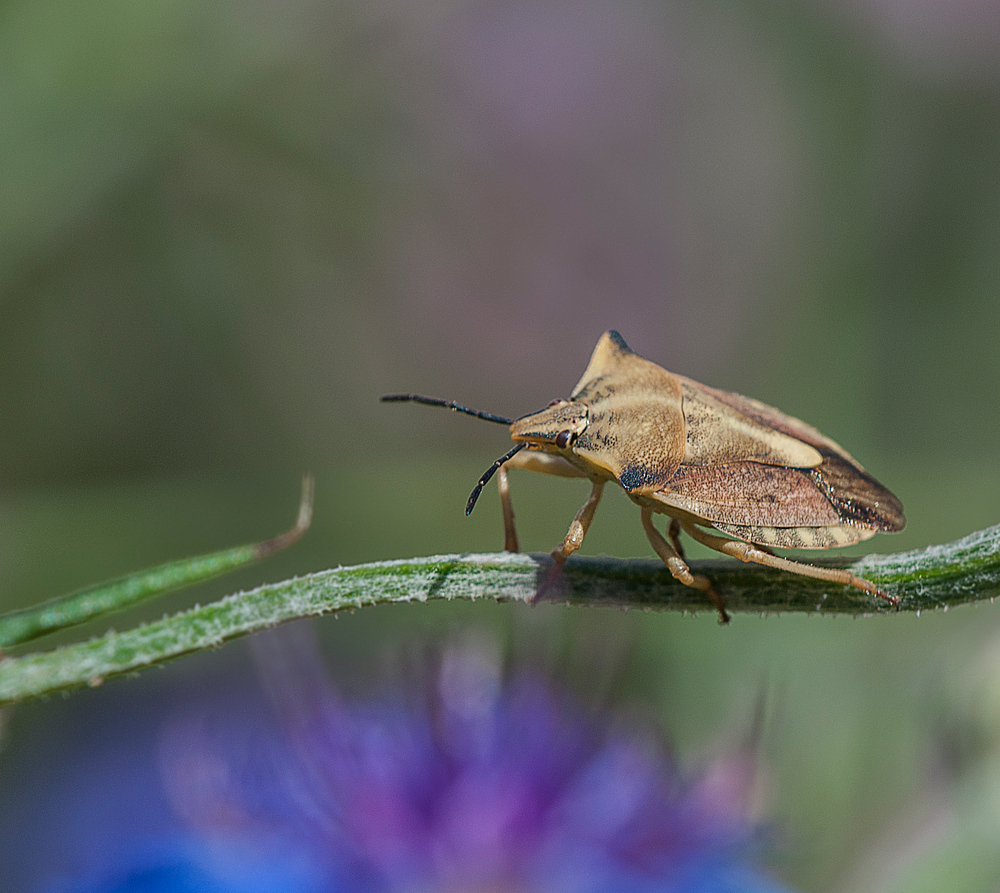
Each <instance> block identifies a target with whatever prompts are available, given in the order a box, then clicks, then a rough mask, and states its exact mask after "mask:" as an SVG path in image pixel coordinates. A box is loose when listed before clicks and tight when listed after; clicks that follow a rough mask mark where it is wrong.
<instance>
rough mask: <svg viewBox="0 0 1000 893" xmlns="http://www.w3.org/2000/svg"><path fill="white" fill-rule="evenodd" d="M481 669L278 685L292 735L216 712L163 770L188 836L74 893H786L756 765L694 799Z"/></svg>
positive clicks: (478, 664)
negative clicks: (761, 852) (759, 798)
mask: <svg viewBox="0 0 1000 893" xmlns="http://www.w3.org/2000/svg"><path fill="white" fill-rule="evenodd" d="M481 658H482V654H480V655H479V656H478V657H477V656H476V655H475V654H474V653H473V652H470V651H466V652H465V653H461V652H454V653H449V654H446V655H445V657H444V659H443V661H442V665H441V668H440V670H439V671H438V672H436V673H434V674H432V675H433V680H434V681H433V683H432V684H430V685H427V686H423V687H417V689H416V690H413V689H411V690H407V691H402V692H397V693H396V694H394V695H392V696H390V697H386V698H384V699H382V700H380V701H375V702H371V703H366V704H361V705H356V706H349V705H344V704H343V703H341V701H340V700H339V699H338V698H337V697H336V696H335V695H334V694H333V693H331V692H329V691H327V690H325V689H324V687H323V686H319V685H311V686H306V687H304V688H303V687H302V686H298V687H288V686H286V687H284V688H283V687H282V686H281V685H278V686H277V688H276V689H274V690H272V692H271V694H272V697H273V699H274V702H275V703H276V704H277V705H278V708H279V709H278V713H279V715H280V718H281V722H280V723H279V726H278V727H276V726H274V725H270V726H269V725H268V724H267V723H266V722H265V721H263V720H262V719H260V717H256V716H252V715H247V714H244V715H242V716H237V717H233V716H231V715H228V714H227V713H226V712H225V711H218V710H215V711H210V712H208V713H206V715H203V716H201V717H198V718H194V719H192V718H190V717H189V718H188V719H186V720H185V721H184V722H182V723H180V724H175V725H174V726H173V727H172V728H171V729H170V730H169V732H168V734H167V735H166V736H165V739H164V742H163V746H162V754H161V756H162V765H163V775H164V780H165V787H166V790H167V793H168V796H169V798H170V800H171V802H172V804H173V806H174V808H175V810H176V811H177V813H178V814H179V815H180V817H181V818H182V820H183V824H182V827H183V828H184V829H185V830H182V831H180V832H171V833H166V834H165V835H164V839H162V840H158V841H155V842H153V843H152V844H151V845H149V846H148V847H147V848H145V849H144V850H142V851H140V852H137V853H135V854H134V856H133V857H132V859H131V861H130V863H129V864H128V865H123V864H122V863H120V862H119V863H118V864H117V865H115V866H114V868H112V869H106V870H103V871H101V872H99V873H98V875H96V876H95V877H93V878H91V879H89V880H87V881H78V882H76V883H75V884H71V885H68V886H65V887H61V888H59V889H60V890H63V891H72V893H139V891H142V893H188V891H199V893H272V891H273V893H278V891H281V893H320V891H323V893H327V891H338V893H339V891H343V893H354V891H364V893H432V891H433V893H653V891H656V893H674V891H678V893H679V891H692V893H730V891H731V893H736V891H750V893H753V891H759V893H779V891H782V890H785V889H786V888H784V887H783V886H782V885H780V884H779V883H777V882H776V881H774V880H773V879H771V878H770V877H769V876H768V875H767V874H766V873H765V872H764V871H762V870H760V869H758V868H757V867H755V866H754V865H753V864H752V863H751V862H750V861H748V857H750V856H752V855H753V853H754V852H755V850H756V849H758V848H759V840H757V837H758V835H757V834H756V833H755V831H754V829H753V828H752V827H751V826H749V825H748V824H747V822H746V819H745V800H746V794H747V792H748V788H749V778H750V775H751V771H749V769H748V766H747V761H745V760H744V761H742V762H740V761H728V762H725V761H723V762H722V763H719V764H716V766H715V770H716V771H711V772H706V773H705V774H703V775H702V776H700V777H699V778H698V779H696V780H694V781H692V782H688V783H685V782H684V781H683V780H682V779H681V777H680V775H679V773H678V771H677V769H676V767H675V766H674V764H673V763H672V761H671V760H670V759H669V757H668V756H667V755H666V751H665V749H664V748H663V747H662V745H661V744H660V743H659V741H658V740H657V739H656V738H655V736H653V735H649V734H645V735H644V734H641V733H637V732H636V730H635V729H627V728H625V727H623V726H618V725H615V724H613V723H609V722H608V721H607V718H606V717H599V716H595V715H592V714H589V713H587V712H586V711H584V710H583V709H582V708H580V707H578V706H574V705H573V704H571V703H569V702H568V699H567V698H565V697H563V696H561V695H560V694H559V693H557V692H556V691H555V690H554V689H553V688H552V687H551V686H550V685H548V684H546V683H544V682H542V681H540V680H539V679H538V678H536V677H533V676H530V675H527V674H524V675H520V676H517V677H515V678H512V679H510V680H507V681H504V680H503V679H502V674H501V673H500V672H499V669H498V663H499V662H498V661H494V662H491V661H490V660H488V659H481ZM720 767H722V771H719V769H720ZM734 770H735V771H734Z"/></svg>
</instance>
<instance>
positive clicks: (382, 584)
mask: <svg viewBox="0 0 1000 893" xmlns="http://www.w3.org/2000/svg"><path fill="white" fill-rule="evenodd" d="M817 563H819V562H817ZM822 563H824V564H826V565H829V566H838V567H850V568H852V569H853V570H854V571H855V572H856V573H857V574H859V575H861V576H864V577H866V578H867V579H869V580H871V581H873V582H874V583H876V584H878V585H879V586H880V587H882V588H883V589H885V590H886V591H888V592H889V593H891V594H893V595H896V596H898V597H899V599H900V604H899V608H898V611H911V612H912V611H917V612H919V611H924V610H931V609H935V608H947V607H949V606H951V605H958V604H964V603H969V602H976V601H983V600H985V599H992V598H993V597H994V596H996V595H998V594H1000V525H998V526H996V527H991V528H988V529H986V530H981V531H978V532H976V533H973V534H970V535H969V536H967V537H964V538H962V539H960V540H956V541H955V542H953V543H949V544H947V545H942V546H931V547H929V548H926V549H919V550H916V551H913V552H904V553H899V554H895V555H869V556H867V557H865V558H861V559H858V560H855V561H844V560H841V561H835V560H832V561H825V562H822ZM550 566H551V559H550V558H549V557H548V556H538V555H524V554H511V553H500V554H488V555H438V556H434V557H430V558H414V559H410V560H403V561H383V562H375V563H372V564H363V565H358V566H356V567H344V568H337V569H335V570H328V571H321V572H318V573H315V574H310V575H308V576H305V577H301V578H297V579H292V580H287V581H285V582H283V583H276V584H272V585H267V586H261V587H259V588H257V589H254V590H251V591H250V592H244V593H240V594H237V595H230V596H227V597H226V598H223V599H221V600H220V601H217V602H214V603H212V604H210V605H206V606H204V607H197V608H192V609H191V610H188V611H184V612H181V613H179V614H175V615H174V616H172V617H167V618H164V619H163V620H160V621H158V622H155V623H150V624H147V625H145V626H141V627H138V628H136V629H133V630H127V631H124V632H109V633H106V634H105V635H103V636H101V637H99V638H96V639H92V640H91V641H88V642H81V643H78V644H74V645H66V646H63V647H60V648H56V649H54V650H52V651H48V652H41V653H33V654H26V655H23V656H20V657H10V658H7V659H6V660H0V704H9V703H11V702H13V701H17V700H21V699H24V698H31V697H39V696H42V695H46V694H51V693H53V692H57V691H62V690H64V689H70V688H74V687H78V686H81V685H86V684H91V685H96V684H100V683H101V682H103V681H104V680H106V679H109V678H111V677H112V676H117V675H120V674H122V673H129V672H134V671H136V670H139V669H142V668H145V667H148V666H152V665H153V664H157V663H161V662H163V661H166V660H171V659H173V658H176V657H179V656H181V655H183V654H190V653H193V652H197V651H202V650H204V649H206V648H212V647H216V646H218V645H221V644H222V643H223V642H225V641H227V640H229V639H233V638H236V637H238V636H243V635H246V634H248V633H253V632H256V631H259V630H263V629H267V628H269V627H272V626H275V625H277V624H279V623H284V622H286V621H289V620H295V619H297V618H301V617H314V616H318V615H320V614H329V613H333V612H336V611H341V610H344V609H345V608H352V609H353V608H360V607H363V606H365V605H374V604H383V603H390V602H413V601H427V600H429V599H454V598H468V599H476V598H494V599H503V600H511V601H529V600H530V599H531V598H532V596H533V595H534V594H535V592H536V591H537V587H538V584H539V581H540V580H542V579H544V578H545V575H546V574H547V572H548V569H549V567H550ZM691 566H692V570H694V571H695V572H696V573H703V574H706V575H707V576H708V577H709V578H710V579H711V580H712V582H713V584H714V585H715V588H716V590H717V591H718V592H719V594H720V595H721V596H722V597H723V599H724V600H725V602H726V606H727V608H728V609H729V611H730V612H731V613H739V612H753V613H758V614H760V613H781V612H785V611H799V612H809V613H819V614H852V615H860V614H888V615H893V614H895V613H897V609H893V608H891V607H890V606H888V605H887V604H886V603H885V602H884V601H881V600H879V599H876V598H872V597H869V596H867V595H865V594H864V593H862V592H860V591H858V590H855V589H852V588H849V587H846V586H840V585H833V584H830V583H826V582H823V581H820V580H814V579H810V578H807V577H800V576H796V575H792V574H789V573H785V572H782V571H775V570H772V569H770V568H765V567H761V566H758V565H751V564H740V563H738V562H731V561H702V562H692V565H691ZM543 601H547V602H548V601H551V602H559V603H563V604H571V605H591V606H594V605H597V606H611V607H617V608H630V607H631V608H651V609H656V610H664V611H703V610H712V608H711V606H710V604H709V603H708V601H707V599H706V598H705V597H704V596H703V594H702V593H700V592H699V591H697V590H695V589H691V588H689V587H686V586H682V585H681V584H679V583H677V582H676V581H675V580H674V579H673V578H672V577H671V576H670V574H669V572H668V571H667V570H666V569H665V568H664V566H663V565H662V564H661V563H660V562H658V561H650V560H630V561H623V560H618V559H613V558H579V557H575V558H573V559H571V560H570V561H569V562H568V563H567V564H566V566H565V568H564V569H563V573H562V575H561V578H560V579H559V581H558V582H557V584H556V585H554V586H553V587H551V588H550V589H549V590H548V592H547V593H546V595H545V597H544V598H543ZM724 634H725V633H724V632H723V631H720V635H724Z"/></svg>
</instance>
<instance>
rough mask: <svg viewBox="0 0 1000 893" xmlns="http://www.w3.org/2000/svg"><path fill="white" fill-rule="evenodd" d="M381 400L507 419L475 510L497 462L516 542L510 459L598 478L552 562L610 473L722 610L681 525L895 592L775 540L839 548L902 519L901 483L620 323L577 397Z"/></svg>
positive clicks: (737, 552) (819, 573)
mask: <svg viewBox="0 0 1000 893" xmlns="http://www.w3.org/2000/svg"><path fill="white" fill-rule="evenodd" d="M382 399H383V400H386V401H413V402H416V403H426V404H430V405H433V406H445V407H447V408H449V409H453V410H455V411H457V412H465V413H468V414H470V415H474V416H476V417H477V418H481V419H486V420H487V421H491V422H499V423H501V424H504V425H509V426H510V433H511V438H512V439H513V440H514V442H515V444H516V446H515V447H514V448H513V449H512V450H510V452H508V453H505V454H504V455H503V456H501V457H500V458H499V459H497V461H496V462H494V463H493V465H492V466H491V467H490V468H489V470H488V471H487V472H486V473H485V474H484V475H483V477H482V478H481V479H480V481H479V483H478V484H477V485H476V487H475V489H474V490H473V491H472V494H471V495H470V496H469V501H468V504H467V505H466V514H469V513H470V512H471V511H472V509H473V506H475V504H476V500H477V499H478V497H479V493H480V492H481V491H482V488H483V486H484V485H485V484H486V482H487V481H488V480H489V479H490V478H491V477H492V476H493V474H494V473H495V472H497V471H499V475H498V481H499V487H500V502H501V507H502V510H503V519H504V548H505V549H507V550H508V551H514V552H516V551H518V549H519V546H518V539H517V531H516V528H515V526H514V512H513V509H512V507H511V501H510V491H509V485H508V480H507V469H508V468H525V469H528V470H529V471H538V472H544V473H545V474H556V475H562V476H563V477H583V478H588V479H589V480H590V481H591V484H592V489H591V491H590V496H589V497H587V501H586V502H585V503H584V504H583V507H582V508H581V509H580V511H579V512H577V515H576V517H575V518H574V519H573V523H572V524H570V526H569V532H568V533H567V534H566V537H565V539H564V540H563V543H562V545H561V546H559V548H557V549H556V550H555V551H553V553H552V557H553V559H554V561H555V568H554V570H555V571H556V572H558V568H559V567H561V566H562V564H563V563H564V562H565V561H566V559H567V558H568V557H569V556H570V555H571V554H572V553H573V552H575V551H576V550H577V549H579V548H580V545H581V544H582V543H583V538H584V536H586V533H587V528H588V527H589V526H590V522H591V521H592V520H593V517H594V511H595V510H596V509H597V504H598V502H599V501H600V499H601V493H602V492H603V490H604V485H605V484H606V483H607V482H608V481H614V482H615V483H617V484H618V485H619V486H621V487H622V489H623V490H624V491H625V492H626V493H627V494H628V497H629V499H631V500H632V501H633V502H634V503H636V504H637V505H638V506H639V508H640V509H641V510H642V527H643V530H645V531H646V536H647V537H648V538H649V542H650V543H651V544H652V546H653V550H654V551H655V552H656V554H657V555H659V556H660V558H661V559H663V562H664V564H666V566H667V567H668V568H669V570H670V572H671V573H672V574H673V575H674V577H676V578H677V579H678V580H680V581H681V582H682V583H685V584H687V585H688V586H693V587H695V588H696V589H700V590H702V591H703V592H705V594H706V595H707V596H708V597H709V598H710V599H711V600H712V602H713V604H714V605H715V606H716V608H718V611H719V616H720V618H721V619H722V620H723V622H725V621H727V620H728V619H729V618H728V615H727V614H726V610H725V607H724V605H723V603H722V600H721V598H720V597H719V596H718V594H717V593H716V592H715V590H714V589H713V588H712V584H711V583H710V582H709V580H708V578H707V577H704V576H702V575H700V574H693V573H691V570H690V568H689V567H688V566H687V564H686V563H685V561H684V554H683V551H682V550H681V546H680V542H679V534H680V531H681V530H683V531H684V532H685V533H687V534H688V535H689V536H691V537H692V538H693V539H695V540H697V541H698V542H699V543H702V544H704V545H706V546H708V547H709V548H711V549H715V550H717V551H719V552H722V553H723V554H725V555H732V556H733V557H735V558H739V559H741V560H742V561H750V562H756V563H758V564H764V565H767V566H769V567H775V568H780V569H782V570H786V571H791V572H792V573H796V574H802V575H804V576H807V577H816V578H819V579H821V580H829V581H831V582H834V583H844V584H846V585H849V586H854V587H856V588H858V589H861V590H863V591H864V592H868V593H870V594H872V595H875V596H878V597H879V598H883V599H885V600H886V601H888V602H890V603H892V604H896V603H897V599H895V598H893V597H892V596H890V595H887V594H886V593H884V592H882V591H881V590H880V589H878V587H876V586H875V584H873V583H871V582H869V581H868V580H864V579H862V578H861V577H858V576H856V575H855V574H852V573H851V572H850V571H848V570H844V569H840V568H829V567H815V566H813V565H810V564H803V563H801V562H798V561H791V560H789V559H787V558H781V557H779V556H777V555H774V554H773V553H772V552H771V551H770V549H769V548H768V547H771V546H777V547H780V548H791V549H829V548H831V547H835V546H848V545H851V544H853V543H858V542H861V541H862V540H866V539H868V538H869V537H871V536H874V535H875V534H876V533H877V532H878V531H895V530H902V528H903V525H904V524H905V523H906V520H905V518H904V517H903V506H902V504H901V503H900V501H899V500H898V499H897V498H896V497H895V496H894V495H893V494H892V493H890V492H889V491H888V490H887V489H886V488H885V487H883V486H882V485H881V484H880V483H879V482H878V481H876V480H875V478H873V477H872V476H871V475H870V474H868V472H866V471H865V470H864V469H863V468H862V467H861V466H860V465H859V464H858V463H857V462H856V461H855V460H854V459H853V458H851V456H850V455H848V453H846V452H845V451H844V450H843V449H842V448H841V447H839V446H838V445H837V444H836V443H834V442H833V441H832V440H830V439H828V438H826V437H824V436H823V435H822V434H820V433H819V431H817V430H816V429H815V428H811V427H810V426H809V425H806V424H804V423H803V422H800V421H799V420H798V419H794V418H792V417H791V416H787V415H785V414H784V413H781V412H778V410H776V409H773V408H772V407H770V406H767V405H765V404H763V403H760V402H758V401H757V400H753V399H751V398H749V397H741V396H740V395H739V394H732V393H729V392H728V391H719V390H716V389H715V388H710V387H706V386H705V385H703V384H698V382H696V381H692V380H691V379H689V378H685V377H684V376H682V375H674V374H673V373H671V372H667V371H666V370H665V369H662V368H660V367H659V366H657V365H656V364H655V363H651V362H650V361H649V360H645V359H643V358H642V357H640V356H639V355H638V354H637V353H635V352H634V351H632V349H631V348H630V347H629V346H628V345H627V344H626V343H625V339H624V338H622V336H621V335H619V334H618V332H614V331H612V332H606V333H605V334H604V335H602V336H601V339H600V341H598V342H597V347H595V348H594V353H593V355H592V356H591V358H590V364H589V365H588V366H587V369H586V371H585V372H584V373H583V377H582V378H581V379H580V381H579V383H578V384H577V386H576V387H575V388H574V389H573V392H572V394H570V397H569V399H568V400H553V401H552V403H551V404H549V406H548V407H547V408H546V409H543V410H542V411H541V412H535V413H532V414H530V415H526V416H522V417H521V418H519V419H514V420H511V419H507V418H503V417H502V416H496V415H493V414H491V413H485V412H476V411H475V410H471V409H468V408H466V407H464V406H461V405H459V404H457V403H453V402H450V401H445V400H438V399H436V398H432V397H421V396H419V395H416V394H390V395H388V396H385V397H383V398H382ZM654 513H662V514H665V515H669V516H670V525H669V527H668V529H667V536H666V537H664V536H663V534H661V533H660V532H659V530H657V529H656V527H655V526H654V525H653V514H654ZM705 528H709V529H711V530H714V531H718V532H719V533H722V534H725V536H717V535H716V534H715V533H709V532H708V530H706V529H705ZM543 588H544V587H543Z"/></svg>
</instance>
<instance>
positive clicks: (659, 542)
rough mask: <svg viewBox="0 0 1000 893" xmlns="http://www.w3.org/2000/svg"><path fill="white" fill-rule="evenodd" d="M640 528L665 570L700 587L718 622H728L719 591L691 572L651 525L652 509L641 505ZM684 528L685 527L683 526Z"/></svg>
mask: <svg viewBox="0 0 1000 893" xmlns="http://www.w3.org/2000/svg"><path fill="white" fill-rule="evenodd" d="M642 529H643V530H645V531H646V537H647V538H648V539H649V543H650V545H651V546H652V547H653V551H654V552H656V554H657V555H659V556H660V558H661V559H662V561H663V563H664V564H665V565H666V566H667V570H669V571H670V573H671V574H673V576H674V579H675V580H679V581H680V582H681V583H683V584H684V585H685V586H692V587H694V588H695V589H700V590H701V591H702V592H704V593H705V595H707V596H708V597H709V598H710V599H711V601H712V604H713V605H715V608H716V610H717V611H718V612H719V622H720V623H729V615H728V614H727V613H726V606H725V604H724V602H723V601H722V598H721V597H720V596H719V593H717V592H716V591H715V589H714V588H713V587H712V583H711V582H710V581H709V579H708V577H705V576H702V575H701V574H692V573H691V568H689V567H688V566H687V564H686V562H685V561H684V559H683V558H681V556H680V555H679V554H678V552H677V550H676V549H675V548H674V547H673V546H672V545H670V543H668V542H667V541H666V539H664V537H663V534H662V533H660V531H659V530H657V529H656V527H655V526H654V525H653V510H652V509H650V508H646V507H645V506H643V507H642ZM685 529H686V528H685ZM670 535H671V538H674V537H675V536H676V532H675V531H674V525H673V524H671V525H670Z"/></svg>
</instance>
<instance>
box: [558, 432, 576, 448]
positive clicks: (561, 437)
mask: <svg viewBox="0 0 1000 893" xmlns="http://www.w3.org/2000/svg"><path fill="white" fill-rule="evenodd" d="M573 440H575V438H574V436H573V432H572V431H560V432H559V433H558V434H557V435H556V446H557V447H559V449H561V450H564V449H566V447H568V446H569V445H570V443H572V442H573Z"/></svg>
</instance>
